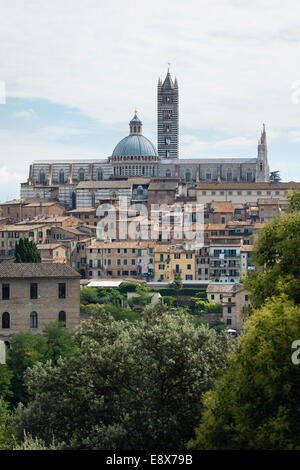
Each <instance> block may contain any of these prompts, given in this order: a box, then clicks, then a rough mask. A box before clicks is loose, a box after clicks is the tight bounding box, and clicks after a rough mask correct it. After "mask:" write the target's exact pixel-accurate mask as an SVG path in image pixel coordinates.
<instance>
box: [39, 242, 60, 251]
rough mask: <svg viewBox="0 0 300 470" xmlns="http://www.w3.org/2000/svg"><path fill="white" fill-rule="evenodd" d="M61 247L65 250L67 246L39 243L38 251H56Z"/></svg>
mask: <svg viewBox="0 0 300 470" xmlns="http://www.w3.org/2000/svg"><path fill="white" fill-rule="evenodd" d="M59 246H62V247H64V248H65V246H64V245H63V244H62V243H38V244H37V245H36V247H37V249H38V250H54V249H55V248H58V247H59Z"/></svg>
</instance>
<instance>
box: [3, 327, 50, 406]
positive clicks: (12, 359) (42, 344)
mask: <svg viewBox="0 0 300 470" xmlns="http://www.w3.org/2000/svg"><path fill="white" fill-rule="evenodd" d="M46 353H47V341H46V338H44V337H43V336H40V335H34V334H32V333H31V331H28V332H20V333H18V334H15V335H13V336H12V339H11V347H10V349H9V350H8V353H7V366H8V368H9V370H10V371H11V372H12V379H11V390H12V393H13V396H12V397H11V399H10V400H9V401H10V402H11V403H12V404H13V405H14V406H15V405H17V404H18V403H19V402H23V403H26V402H27V401H28V393H27V391H26V390H25V388H24V380H23V379H24V373H25V371H26V369H27V367H32V366H33V365H34V364H36V363H37V362H38V361H43V360H44V358H45V355H46Z"/></svg>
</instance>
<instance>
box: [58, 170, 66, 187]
mask: <svg viewBox="0 0 300 470" xmlns="http://www.w3.org/2000/svg"><path fill="white" fill-rule="evenodd" d="M64 182H65V174H64V170H60V172H59V183H60V184H64Z"/></svg>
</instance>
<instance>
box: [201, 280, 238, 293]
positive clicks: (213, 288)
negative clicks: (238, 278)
mask: <svg viewBox="0 0 300 470" xmlns="http://www.w3.org/2000/svg"><path fill="white" fill-rule="evenodd" d="M240 287H241V285H240V284H238V283H232V284H224V283H223V282H214V283H211V284H209V285H208V286H207V289H206V292H209V293H210V292H211V293H220V294H222V293H226V292H228V293H234V292H237V291H239V290H240Z"/></svg>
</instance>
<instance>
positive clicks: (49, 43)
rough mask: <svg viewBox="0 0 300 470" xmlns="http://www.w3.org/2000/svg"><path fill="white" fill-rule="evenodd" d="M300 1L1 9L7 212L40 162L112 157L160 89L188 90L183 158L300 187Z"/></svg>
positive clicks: (0, 169) (1, 0)
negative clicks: (273, 175) (262, 170)
mask: <svg viewBox="0 0 300 470" xmlns="http://www.w3.org/2000/svg"><path fill="white" fill-rule="evenodd" d="M299 14H300V4H299V1H297V0H285V2H282V1H281V0H280V1H279V0H251V2H249V0H207V1H204V0H185V1H182V0H151V2H150V1H144V0H138V1H137V0H126V1H124V0H114V2H107V1H106V0H84V2H83V1H82V0H80V1H79V0H43V1H41V0H26V2H24V0H0V22H1V23H0V24H1V27H0V64H1V67H0V201H5V200H10V199H13V198H18V197H19V194H20V182H24V181H26V180H27V178H28V173H29V165H30V163H31V162H32V161H34V160H43V159H45V160H47V159H67V158H82V159H85V158H86V159H89V158H95V159H96V158H101V159H102V158H106V157H108V156H109V155H111V154H112V152H113V149H114V147H115V146H116V145H117V143H118V142H119V140H121V139H122V138H123V137H125V136H126V135H127V134H128V132H129V127H128V123H129V121H130V119H131V118H132V116H133V114H134V113H133V112H134V109H135V108H137V110H138V115H139V117H140V118H141V120H142V121H143V133H144V135H145V136H146V137H148V138H149V139H150V140H152V141H153V142H154V143H155V144H156V142H157V135H156V125H157V122H156V112H157V110H156V92H157V88H156V87H157V81H158V78H159V77H161V78H162V79H163V78H164V77H165V75H166V73H167V69H168V63H170V64H171V65H170V72H171V75H172V77H173V78H174V77H175V76H176V77H177V80H178V84H179V126H180V127H179V149H180V150H179V152H180V157H181V158H184V157H186V158H187V157H188V158H201V157H203V158H205V157H251V158H253V157H256V155H257V143H258V139H259V136H260V132H261V129H262V125H263V123H265V125H266V131H267V143H268V156H269V164H270V168H271V170H272V171H273V170H279V171H280V173H281V177H282V179H283V180H284V181H291V180H292V181H300V165H299V149H300V67H299V55H300V22H299Z"/></svg>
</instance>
